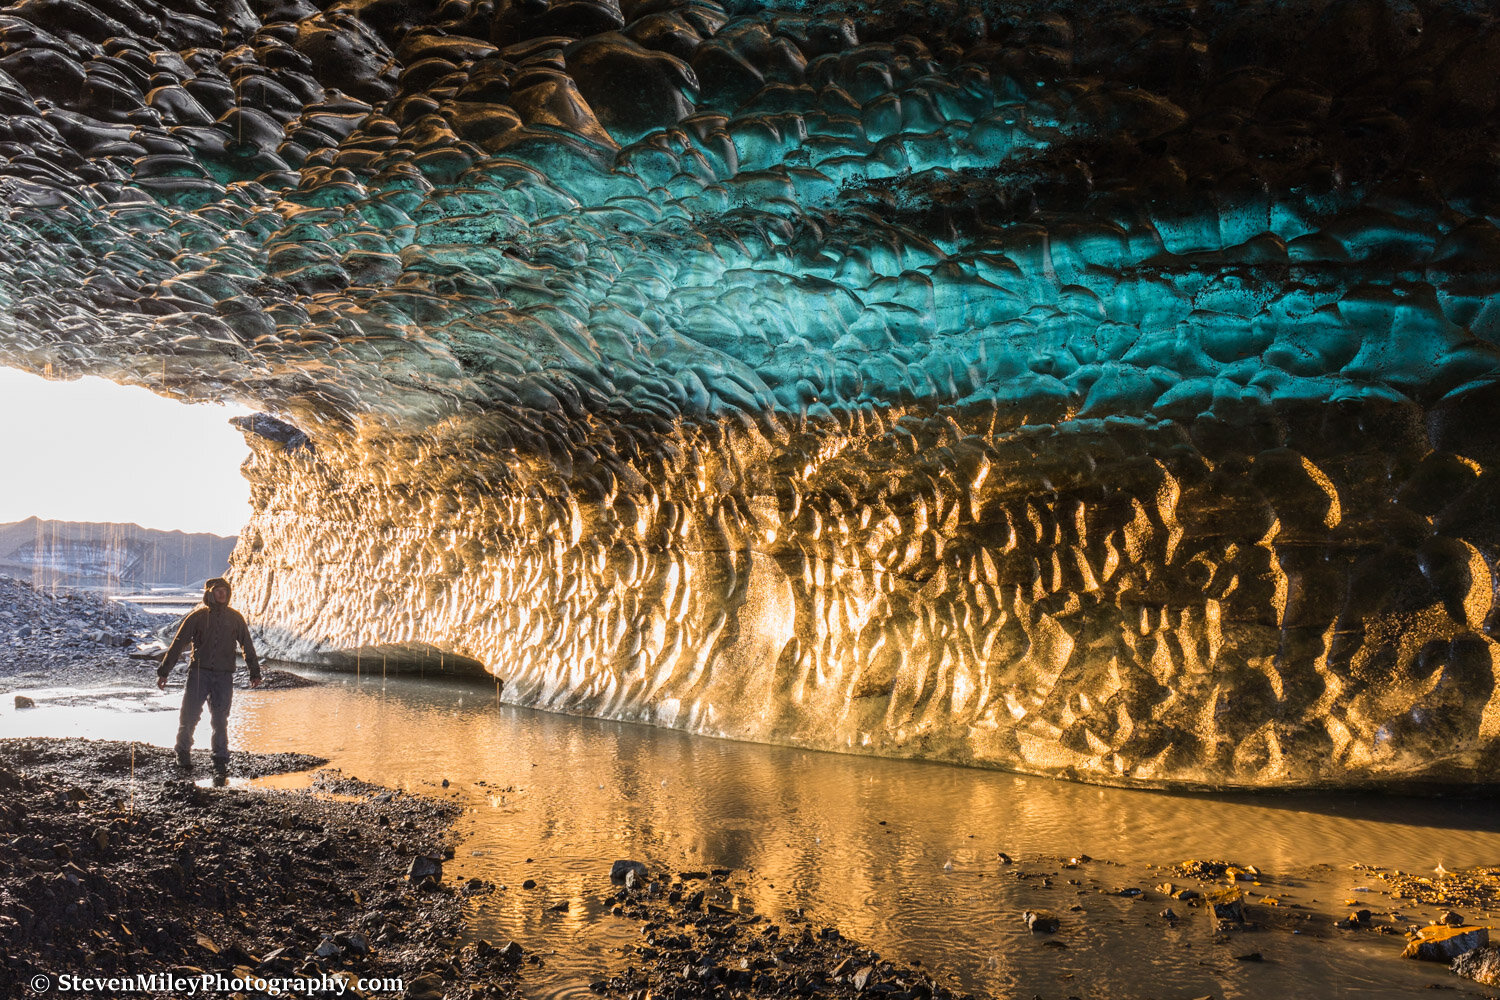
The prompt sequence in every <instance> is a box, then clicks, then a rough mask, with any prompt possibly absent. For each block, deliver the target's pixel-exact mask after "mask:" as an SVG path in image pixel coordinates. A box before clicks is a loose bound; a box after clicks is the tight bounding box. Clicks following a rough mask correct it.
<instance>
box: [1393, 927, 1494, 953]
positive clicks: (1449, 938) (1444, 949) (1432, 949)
mask: <svg viewBox="0 0 1500 1000" xmlns="http://www.w3.org/2000/svg"><path fill="white" fill-rule="evenodd" d="M1489 943H1490V931H1489V928H1488V927H1449V926H1447V925H1446V924H1434V925H1433V926H1431V927H1423V928H1422V929H1421V930H1420V931H1418V932H1417V939H1416V940H1415V941H1413V942H1411V943H1410V944H1408V945H1407V946H1406V950H1405V951H1403V952H1402V953H1401V957H1402V958H1415V959H1418V960H1419V961H1423V962H1450V961H1452V960H1453V959H1455V958H1457V957H1458V956H1460V955H1462V954H1464V953H1465V952H1470V951H1473V950H1474V949H1475V948H1480V947H1483V946H1484V945H1487V944H1489Z"/></svg>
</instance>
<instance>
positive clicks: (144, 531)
mask: <svg viewBox="0 0 1500 1000" xmlns="http://www.w3.org/2000/svg"><path fill="white" fill-rule="evenodd" d="M249 412H250V411H249V410H247V409H246V408H245V407H243V406H239V405H226V404H218V405H215V404H212V403H210V404H206V405H201V404H193V405H189V404H186V403H182V402H179V401H176V400H173V399H168V398H166V397H164V396H159V395H156V394H155V393H152V392H150V391H148V390H146V389H142V388H139V387H136V386H128V385H120V384H118V383H114V382H109V381H107V380H105V379H101V378H79V379H74V380H70V381H63V380H59V379H49V378H45V377H43V376H40V375H35V374H31V373H29V372H24V371H19V370H16V369H13V368H0V427H3V428H4V430H3V432H0V481H3V482H4V483H5V488H4V489H3V490H0V575H5V576H11V577H15V578H17V579H20V580H25V581H27V582H30V583H31V584H32V585H33V586H36V587H38V588H40V589H47V590H51V591H56V590H58V589H60V588H82V589H89V590H97V591H102V592H105V593H108V594H132V595H138V596H139V597H140V598H141V600H142V602H143V603H150V602H151V601H152V600H158V601H165V602H167V603H181V602H182V601H185V600H191V601H192V602H193V603H196V601H197V597H196V596H194V593H193V591H194V589H195V588H196V589H197V590H198V591H199V593H201V587H202V584H203V581H204V580H206V579H209V578H211V577H214V576H221V575H223V574H224V573H225V572H226V571H227V570H228V567H229V555H230V553H231V552H232V551H233V549H234V545H235V539H236V536H237V535H238V533H239V531H240V528H241V526H242V525H243V524H244V523H245V521H246V519H247V518H248V517H249V513H250V507H249V484H248V483H247V482H246V480H245V478H244V477H243V476H242V475H241V474H240V471H239V467H240V465H241V463H243V462H244V460H245V458H246V456H247V455H248V454H249V446H248V445H247V444H246V443H245V439H244V436H243V435H242V434H241V433H240V432H239V431H238V430H236V429H235V428H234V427H232V426H230V424H229V423H228V421H229V419H230V418H231V417H233V416H237V415H240V414H245V413H249ZM158 610H175V608H159V609H158Z"/></svg>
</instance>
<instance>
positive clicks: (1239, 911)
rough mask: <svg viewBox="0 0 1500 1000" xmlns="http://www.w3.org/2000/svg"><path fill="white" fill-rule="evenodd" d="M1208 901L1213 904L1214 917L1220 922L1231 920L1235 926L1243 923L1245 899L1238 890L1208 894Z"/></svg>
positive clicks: (1223, 890)
mask: <svg viewBox="0 0 1500 1000" xmlns="http://www.w3.org/2000/svg"><path fill="white" fill-rule="evenodd" d="M1208 901H1209V902H1210V903H1212V904H1213V907H1214V916H1216V917H1218V918H1219V919H1220V920H1233V921H1234V922H1235V923H1237V924H1242V923H1244V922H1245V897H1244V894H1243V893H1241V892H1240V891H1239V890H1238V889H1233V888H1230V889H1220V890H1219V891H1218V892H1212V893H1209V895H1208Z"/></svg>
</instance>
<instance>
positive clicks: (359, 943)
mask: <svg viewBox="0 0 1500 1000" xmlns="http://www.w3.org/2000/svg"><path fill="white" fill-rule="evenodd" d="M333 940H334V943H336V944H338V945H339V946H340V947H343V948H347V949H349V950H350V951H354V952H358V953H359V954H361V955H364V954H366V953H368V952H369V950H370V939H369V938H367V937H365V936H364V935H363V934H361V933H360V932H359V931H355V932H353V933H352V934H344V933H338V934H335V935H334V936H333Z"/></svg>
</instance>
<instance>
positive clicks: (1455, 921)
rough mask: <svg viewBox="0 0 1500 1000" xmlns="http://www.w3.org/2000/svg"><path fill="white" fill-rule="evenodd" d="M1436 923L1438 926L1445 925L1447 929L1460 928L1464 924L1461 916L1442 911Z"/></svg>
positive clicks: (1451, 911)
mask: <svg viewBox="0 0 1500 1000" xmlns="http://www.w3.org/2000/svg"><path fill="white" fill-rule="evenodd" d="M1437 922H1438V923H1440V924H1446V925H1447V926H1449V927H1462V926H1463V923H1464V917H1463V914H1461V913H1455V912H1454V911H1453V910H1444V911H1443V912H1442V913H1440V914H1438V918H1437Z"/></svg>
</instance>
